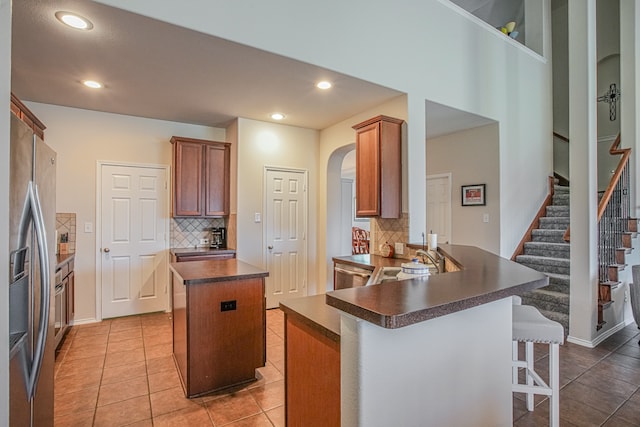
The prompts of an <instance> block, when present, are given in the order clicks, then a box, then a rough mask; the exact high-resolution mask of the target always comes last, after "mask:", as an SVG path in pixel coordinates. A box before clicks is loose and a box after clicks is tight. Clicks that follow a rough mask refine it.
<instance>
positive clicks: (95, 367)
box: [54, 310, 284, 427]
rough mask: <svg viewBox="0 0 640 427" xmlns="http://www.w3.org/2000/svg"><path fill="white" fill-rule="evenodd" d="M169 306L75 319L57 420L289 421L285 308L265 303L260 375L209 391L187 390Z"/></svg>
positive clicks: (59, 385)
mask: <svg viewBox="0 0 640 427" xmlns="http://www.w3.org/2000/svg"><path fill="white" fill-rule="evenodd" d="M171 351H172V346H171V319H170V315H169V314H167V313H157V314H148V315H141V316H132V317H124V318H117V319H111V320H105V321H102V322H100V323H95V324H90V325H84V326H74V327H72V328H71V330H70V331H69V333H68V334H67V336H66V337H65V340H64V342H63V344H62V346H61V347H60V351H59V352H58V355H57V357H56V365H55V366H56V367H55V390H56V392H55V409H54V416H55V419H54V425H55V426H56V427H63V426H77V427H82V426H108V427H115V426H136V427H137V426H140V427H142V426H193V427H200V426H216V427H217V426H232V427H239V426H242V427H250V426H276V427H278V426H284V375H283V373H284V316H283V313H282V312H281V311H280V310H269V311H267V365H266V366H265V367H263V368H260V369H258V373H259V377H260V379H259V380H258V381H256V382H253V383H250V384H247V385H244V386H241V387H236V388H233V389H230V390H225V391H224V392H220V393H215V394H212V395H208V396H206V397H201V398H196V399H187V398H185V397H184V393H183V391H182V387H181V385H180V380H179V378H178V373H177V371H176V368H175V365H174V362H173V359H172V356H171Z"/></svg>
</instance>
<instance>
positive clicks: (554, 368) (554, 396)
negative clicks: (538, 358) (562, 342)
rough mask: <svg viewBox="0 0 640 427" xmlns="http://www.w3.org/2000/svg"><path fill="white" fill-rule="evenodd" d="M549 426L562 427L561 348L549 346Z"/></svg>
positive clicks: (554, 345)
mask: <svg viewBox="0 0 640 427" xmlns="http://www.w3.org/2000/svg"><path fill="white" fill-rule="evenodd" d="M549 350H550V351H549V387H551V396H550V397H549V426H550V427H559V426H560V346H559V345H558V344H550V345H549Z"/></svg>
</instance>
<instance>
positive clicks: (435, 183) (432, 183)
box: [427, 174, 451, 243]
mask: <svg viewBox="0 0 640 427" xmlns="http://www.w3.org/2000/svg"><path fill="white" fill-rule="evenodd" d="M432 231H433V233H437V234H438V243H450V242H451V174H444V175H430V176H427V232H428V233H430V232H432Z"/></svg>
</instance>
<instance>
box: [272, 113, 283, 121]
mask: <svg viewBox="0 0 640 427" xmlns="http://www.w3.org/2000/svg"><path fill="white" fill-rule="evenodd" d="M271 118H272V119H273V120H282V119H284V114H282V113H273V114H272V115H271Z"/></svg>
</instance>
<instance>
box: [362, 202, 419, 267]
mask: <svg viewBox="0 0 640 427" xmlns="http://www.w3.org/2000/svg"><path fill="white" fill-rule="evenodd" d="M370 225H371V231H370V239H371V244H370V245H369V252H370V253H372V254H374V255H382V254H381V252H380V244H382V243H385V242H388V243H389V244H391V245H392V246H393V245H394V243H398V242H400V243H403V244H404V243H407V241H408V239H409V214H408V213H406V212H403V213H402V217H401V218H398V219H395V218H376V217H373V218H371V223H370ZM408 252H409V251H408V250H407V248H406V246H405V250H404V254H403V255H395V257H396V258H405V259H410V256H409V253H408Z"/></svg>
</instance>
